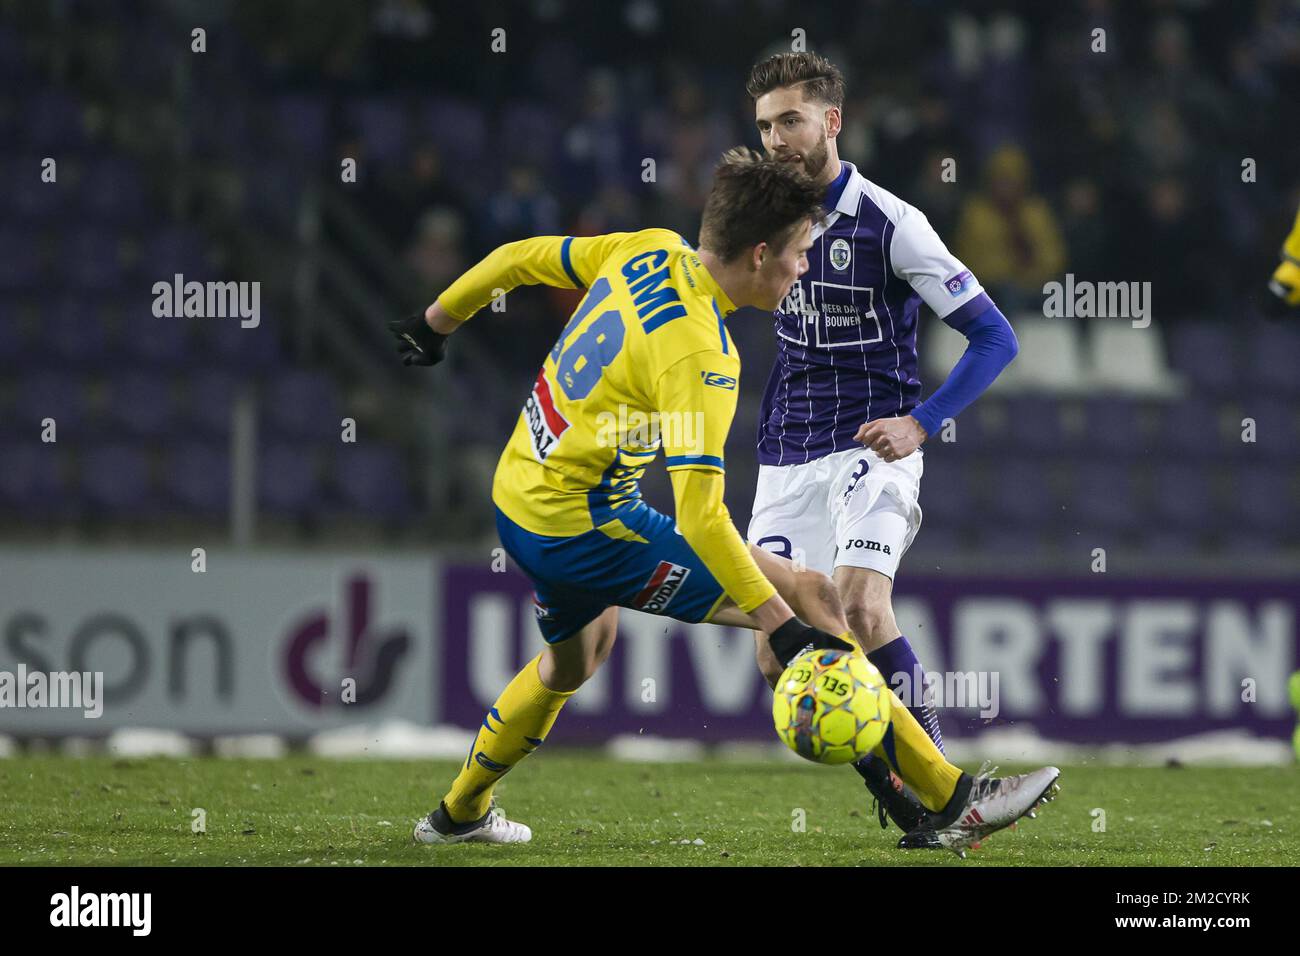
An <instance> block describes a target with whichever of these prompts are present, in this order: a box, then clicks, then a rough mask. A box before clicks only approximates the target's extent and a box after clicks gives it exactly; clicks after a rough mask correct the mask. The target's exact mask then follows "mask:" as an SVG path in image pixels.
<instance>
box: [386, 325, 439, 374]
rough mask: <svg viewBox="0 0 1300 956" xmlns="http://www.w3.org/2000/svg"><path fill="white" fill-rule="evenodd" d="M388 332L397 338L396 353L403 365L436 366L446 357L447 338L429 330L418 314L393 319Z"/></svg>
mask: <svg viewBox="0 0 1300 956" xmlns="http://www.w3.org/2000/svg"><path fill="white" fill-rule="evenodd" d="M388 331H390V332H392V333H393V334H394V335H396V336H397V351H398V352H399V353H400V354H401V356H402V364H403V365H437V364H438V363H439V362H441V361H442V360H443V359H445V358H446V357H447V336H445V335H443V334H442V333H441V332H435V331H433V329H431V328H429V323H428V322H426V321H424V316H423V315H422V314H420V313H416V314H415V315H412V316H409V317H407V318H405V319H393V320H392V321H391V322H389V323H388Z"/></svg>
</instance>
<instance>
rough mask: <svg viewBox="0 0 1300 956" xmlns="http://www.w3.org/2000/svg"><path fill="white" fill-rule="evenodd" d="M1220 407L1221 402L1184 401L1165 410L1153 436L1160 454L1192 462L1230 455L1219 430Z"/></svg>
mask: <svg viewBox="0 0 1300 956" xmlns="http://www.w3.org/2000/svg"><path fill="white" fill-rule="evenodd" d="M1223 407H1224V406H1223V403H1222V402H1215V401H1210V400H1208V399H1205V398H1187V399H1183V400H1182V401H1179V402H1175V403H1173V404H1171V405H1169V406H1168V407H1166V408H1165V409H1164V411H1163V413H1162V414H1161V416H1160V427H1159V429H1158V431H1157V433H1156V441H1157V444H1158V445H1159V447H1160V449H1161V453H1162V454H1163V455H1166V456H1175V457H1178V458H1181V459H1189V460H1192V461H1197V460H1202V459H1208V458H1214V457H1218V456H1220V455H1223V454H1227V453H1230V452H1231V451H1232V448H1231V446H1230V445H1229V444H1228V443H1227V442H1226V441H1225V436H1224V434H1223V432H1222V428H1221V421H1220V419H1221V418H1222V417H1223V415H1222V414H1221V411H1222V408H1223Z"/></svg>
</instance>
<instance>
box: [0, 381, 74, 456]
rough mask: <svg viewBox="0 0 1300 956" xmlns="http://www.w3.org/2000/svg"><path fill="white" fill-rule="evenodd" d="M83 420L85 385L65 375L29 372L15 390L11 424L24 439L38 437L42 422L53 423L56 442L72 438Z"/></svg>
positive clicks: (35, 438) (36, 438)
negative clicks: (48, 421)
mask: <svg viewBox="0 0 1300 956" xmlns="http://www.w3.org/2000/svg"><path fill="white" fill-rule="evenodd" d="M85 417H86V395H85V387H84V383H83V382H82V381H81V379H80V378H79V377H77V376H70V375H68V373H67V372H54V371H50V372H30V373H28V374H27V375H25V376H24V377H23V378H22V379H20V380H19V382H18V385H17V387H16V388H15V390H14V410H13V416H12V424H13V426H14V430H15V432H16V433H18V434H21V435H23V436H24V437H27V436H31V437H32V438H33V439H34V440H38V439H39V438H40V433H41V421H42V420H43V419H46V418H52V419H54V421H55V426H56V436H57V438H58V440H59V441H65V440H66V439H68V438H70V437H73V436H75V435H76V433H77V432H78V430H79V428H80V426H81V423H82V421H83V420H84V419H85Z"/></svg>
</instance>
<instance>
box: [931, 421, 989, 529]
mask: <svg viewBox="0 0 1300 956" xmlns="http://www.w3.org/2000/svg"><path fill="white" fill-rule="evenodd" d="M928 444H929V443H928V442H927V446H928ZM957 444H960V442H958V443H957ZM945 447H946V446H945ZM926 458H927V459H929V454H928V453H927V455H926ZM921 511H922V513H923V514H924V516H925V517H924V519H923V520H924V523H925V526H926V527H927V528H929V527H931V526H932V525H941V526H943V527H945V528H952V529H954V530H956V529H961V528H964V527H967V526H968V525H969V524H970V523H971V522H972V520H973V519H974V518H977V517H978V509H977V507H976V504H975V480H974V476H973V475H972V473H971V469H969V468H966V467H958V466H957V463H956V462H948V461H945V460H943V459H940V460H938V462H937V464H935V466H934V467H930V462H929V461H928V460H927V461H926V469H925V477H924V478H922V479H921Z"/></svg>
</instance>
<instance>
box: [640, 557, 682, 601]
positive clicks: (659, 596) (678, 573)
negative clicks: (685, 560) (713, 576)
mask: <svg viewBox="0 0 1300 956" xmlns="http://www.w3.org/2000/svg"><path fill="white" fill-rule="evenodd" d="M690 573H691V569H690V568H684V567H682V566H681V565H680V564H673V563H672V562H671V561H660V562H659V566H658V567H657V568H655V573H654V574H652V575H650V580H649V581H647V582H646V586H645V587H644V588H642V589H641V593H640V594H638V595H637V596H636V599H635V600H634V601H633V602H632V605H633V607H635V608H637V609H638V610H641V611H646V612H647V613H649V614H662V613H663V611H664V608H666V607H667V606H668V602H669V601H671V600H672V599H673V595H674V594H676V593H677V591H678V589H680V588H681V586H682V582H683V581H685V580H686V576H687V575H688V574H690Z"/></svg>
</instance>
